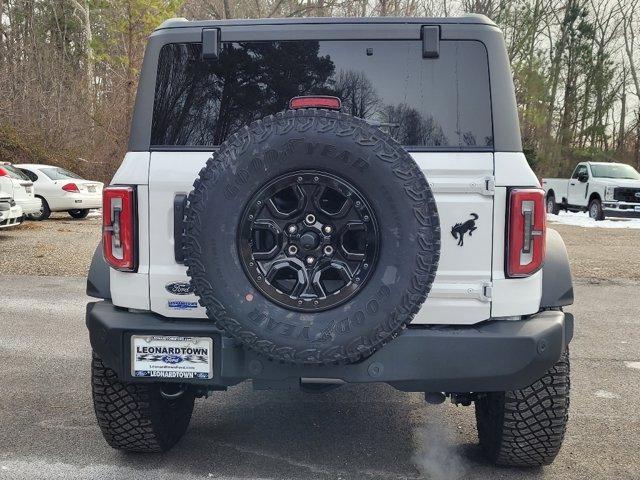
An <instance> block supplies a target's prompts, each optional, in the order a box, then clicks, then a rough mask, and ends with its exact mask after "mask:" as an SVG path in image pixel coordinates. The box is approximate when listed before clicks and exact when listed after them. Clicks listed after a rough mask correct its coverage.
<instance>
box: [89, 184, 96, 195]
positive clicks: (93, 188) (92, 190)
mask: <svg viewBox="0 0 640 480" xmlns="http://www.w3.org/2000/svg"><path fill="white" fill-rule="evenodd" d="M87 190H88V191H89V193H96V187H95V186H93V185H89V186H88V187H87Z"/></svg>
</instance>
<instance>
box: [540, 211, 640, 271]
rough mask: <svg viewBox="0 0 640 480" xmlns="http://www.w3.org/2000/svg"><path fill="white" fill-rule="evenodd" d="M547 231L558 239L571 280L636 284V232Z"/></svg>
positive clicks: (639, 240) (639, 239) (639, 243)
mask: <svg viewBox="0 0 640 480" xmlns="http://www.w3.org/2000/svg"><path fill="white" fill-rule="evenodd" d="M550 227H551V228H553V229H555V230H557V231H558V232H560V235H562V238H563V240H564V243H565V244H566V246H567V250H568V251H569V261H570V262H571V270H572V273H573V276H574V277H575V278H585V279H595V280H601V279H610V278H629V279H632V280H640V255H638V248H639V247H640V230H631V229H629V230H624V229H609V228H584V227H575V226H570V225H557V224H553V225H550Z"/></svg>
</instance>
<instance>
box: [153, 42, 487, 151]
mask: <svg viewBox="0 0 640 480" xmlns="http://www.w3.org/2000/svg"><path fill="white" fill-rule="evenodd" d="M201 51H202V45H201V44H199V43H189V44H178V43H174V44H168V45H165V46H164V47H163V48H162V50H161V52H160V58H159V60H158V76H157V81H156V91H155V102H154V109H153V125H152V133H151V144H152V145H154V146H166V145H185V146H215V145H219V144H220V143H222V142H223V141H224V140H225V139H226V138H227V137H228V136H229V135H230V134H232V133H233V132H235V131H236V130H238V129H239V128H240V127H242V126H243V125H246V124H248V123H250V122H251V121H253V120H256V119H258V118H261V117H264V116H266V115H269V114H273V113H276V112H278V111H281V110H284V109H286V108H287V106H288V104H289V100H290V99H291V98H292V97H295V96H298V95H314V94H316V95H320V94H322V95H335V96H337V97H339V98H340V99H341V100H342V111H343V112H345V113H349V114H351V115H354V116H357V117H360V118H364V119H366V120H368V121H370V122H372V123H375V124H377V125H380V128H382V129H384V130H385V131H387V132H388V133H390V134H391V135H392V136H393V137H394V138H395V139H396V140H397V141H398V142H400V143H401V144H403V145H405V146H415V147H439V148H445V149H446V148H453V149H478V148H491V147H492V145H493V134H492V123H491V102H490V94H489V73H488V63H487V53H486V50H485V48H484V45H482V43H480V42H476V41H444V42H441V43H440V57H439V58H437V59H423V58H422V43H421V42H420V41H415V40H412V41H409V40H407V41H404V40H400V41H399V40H394V41H355V40H351V41H314V40H297V41H277V42H241V43H235V42H234V43H223V46H222V51H221V54H220V57H219V59H218V60H215V61H209V60H206V61H205V60H202V58H201Z"/></svg>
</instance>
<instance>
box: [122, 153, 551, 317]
mask: <svg viewBox="0 0 640 480" xmlns="http://www.w3.org/2000/svg"><path fill="white" fill-rule="evenodd" d="M211 153H212V152H152V153H129V154H127V156H126V157H125V161H124V162H123V165H122V166H121V168H120V169H119V170H118V172H117V173H116V175H115V177H114V180H113V183H114V184H116V183H117V184H123V185H127V184H134V185H137V189H138V218H139V228H140V230H139V252H140V253H139V255H140V266H139V268H138V271H137V273H120V272H115V271H113V270H112V273H111V289H112V296H113V298H114V303H115V304H116V305H119V306H123V307H129V308H134V309H149V310H151V311H153V312H156V313H158V314H160V315H164V316H168V317H176V318H204V317H205V311H204V309H203V308H202V307H200V306H197V307H195V308H189V309H184V308H173V307H170V305H169V302H172V301H180V302H187V303H194V302H197V297H196V296H195V295H193V294H188V295H175V294H172V293H169V292H168V291H167V289H166V286H167V285H168V284H171V283H175V282H188V280H189V279H188V277H187V275H186V267H185V266H184V265H182V264H179V263H177V262H176V261H175V257H174V237H173V225H174V218H173V201H174V198H175V196H176V195H178V194H185V193H188V192H189V191H190V190H191V189H192V185H193V181H194V180H195V178H196V176H197V174H198V172H199V170H200V169H201V168H202V167H203V166H204V164H205V163H206V161H207V159H208V158H209V157H210V156H211ZM412 156H413V158H414V159H415V160H416V162H417V163H418V165H419V166H420V168H421V169H422V171H423V172H424V173H425V175H426V176H427V178H428V180H429V183H430V185H431V188H432V190H433V192H434V196H435V198H436V203H437V205H438V212H439V216H440V224H441V230H442V232H441V239H442V241H441V244H442V247H441V258H440V264H439V268H438V273H437V275H436V280H435V283H434V285H433V288H432V291H431V293H430V295H429V297H428V299H427V301H426V302H425V304H424V306H423V307H422V309H421V310H420V312H419V313H418V315H417V316H416V318H415V319H414V322H413V323H414V324H475V323H478V322H481V321H484V320H487V319H489V318H492V317H512V316H520V315H527V314H531V313H535V312H537V311H538V308H539V304H540V298H541V289H542V280H541V279H542V275H541V273H537V274H535V275H533V276H531V277H529V278H526V279H507V278H505V275H504V248H505V245H504V243H505V241H504V232H505V215H506V192H507V189H506V188H505V187H506V186H509V185H517V186H525V187H526V186H529V187H534V186H537V185H538V182H537V179H536V177H535V175H534V174H533V172H532V171H531V169H530V168H529V166H528V164H527V162H526V159H525V158H524V155H523V154H521V153H496V154H492V153H470V152H465V153H450V152H448V153H444V152H420V153H412ZM233 213H234V212H230V214H233ZM471 213H475V214H476V215H477V216H478V219H477V220H476V228H477V229H476V230H475V231H473V233H472V235H468V234H467V235H465V237H464V245H463V246H460V245H458V240H457V239H456V238H454V236H453V235H452V233H451V229H452V227H453V226H454V225H455V224H457V223H462V222H465V221H467V220H469V219H471V216H470V215H471ZM143 292H146V295H145V294H144V293H143Z"/></svg>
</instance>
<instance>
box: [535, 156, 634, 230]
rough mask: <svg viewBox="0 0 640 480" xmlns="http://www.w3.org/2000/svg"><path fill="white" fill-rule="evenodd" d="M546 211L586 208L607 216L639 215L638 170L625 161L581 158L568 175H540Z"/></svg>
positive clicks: (595, 214) (598, 217)
mask: <svg viewBox="0 0 640 480" xmlns="http://www.w3.org/2000/svg"><path fill="white" fill-rule="evenodd" d="M542 186H543V188H544V190H545V194H546V204H547V212H548V213H552V214H555V215H557V214H558V212H559V211H560V210H568V211H572V212H587V211H588V212H589V216H590V217H591V218H593V219H594V220H604V219H605V218H606V217H627V218H640V173H638V171H637V170H636V169H635V168H633V167H632V166H631V165H627V164H626V163H603V162H581V163H579V164H578V165H576V168H575V170H574V171H573V174H572V175H571V178H569V179H565V178H543V179H542Z"/></svg>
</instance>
